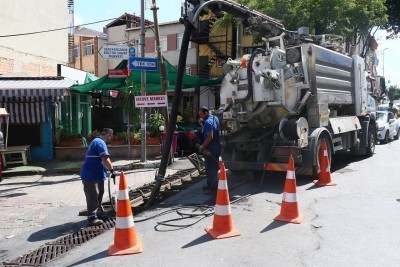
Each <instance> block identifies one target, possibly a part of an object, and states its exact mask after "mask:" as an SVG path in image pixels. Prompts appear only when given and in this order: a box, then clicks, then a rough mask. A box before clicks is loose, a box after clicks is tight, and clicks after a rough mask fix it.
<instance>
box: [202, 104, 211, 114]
mask: <svg viewBox="0 0 400 267" xmlns="http://www.w3.org/2000/svg"><path fill="white" fill-rule="evenodd" d="M200 110H201V111H202V112H204V113H205V112H209V111H210V109H209V108H208V107H206V106H202V107H201V108H200Z"/></svg>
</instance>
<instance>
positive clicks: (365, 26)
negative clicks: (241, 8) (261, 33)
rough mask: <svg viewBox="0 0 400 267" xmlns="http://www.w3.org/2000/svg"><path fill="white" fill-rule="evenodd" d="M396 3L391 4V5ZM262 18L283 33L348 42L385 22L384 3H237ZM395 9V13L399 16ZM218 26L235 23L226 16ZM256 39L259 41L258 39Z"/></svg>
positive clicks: (358, 0) (254, 0) (251, 0)
mask: <svg viewBox="0 0 400 267" xmlns="http://www.w3.org/2000/svg"><path fill="white" fill-rule="evenodd" d="M395 1H398V0H392V1H390V2H395ZM237 2H238V3H241V4H244V5H246V6H249V7H251V8H253V9H255V10H257V11H259V12H261V13H263V14H265V15H268V16H270V17H273V18H275V19H279V20H282V21H283V24H284V25H285V28H286V29H287V30H294V31H295V30H297V29H298V28H299V27H303V26H305V27H309V28H310V32H315V34H322V33H331V34H338V35H342V36H344V37H345V38H346V39H347V40H351V38H352V37H353V36H355V35H356V34H357V35H361V36H367V35H368V34H369V31H370V29H372V27H374V26H377V25H385V24H386V23H387V21H388V15H387V14H386V12H387V8H386V6H385V2H387V1H385V0H368V1H367V0H336V1H331V0H279V1H276V0H237ZM399 12H400V11H399V9H397V13H399ZM220 20H221V21H218V25H222V26H223V25H224V24H225V26H226V23H228V22H232V21H234V20H235V18H234V17H232V16H226V17H224V18H222V19H220ZM258 39H259V38H258Z"/></svg>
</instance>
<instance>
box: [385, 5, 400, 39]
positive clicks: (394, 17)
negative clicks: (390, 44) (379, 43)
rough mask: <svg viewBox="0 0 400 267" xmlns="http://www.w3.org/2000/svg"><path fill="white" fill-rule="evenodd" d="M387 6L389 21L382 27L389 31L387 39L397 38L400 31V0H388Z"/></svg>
mask: <svg viewBox="0 0 400 267" xmlns="http://www.w3.org/2000/svg"><path fill="white" fill-rule="evenodd" d="M385 6H386V9H387V12H386V14H387V16H388V21H387V23H386V24H385V25H383V27H382V28H384V29H386V31H387V33H388V35H387V36H386V39H393V38H397V37H399V35H398V34H399V31H400V0H386V2H385Z"/></svg>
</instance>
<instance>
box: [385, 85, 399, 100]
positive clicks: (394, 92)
mask: <svg viewBox="0 0 400 267" xmlns="http://www.w3.org/2000/svg"><path fill="white" fill-rule="evenodd" d="M388 98H389V99H390V101H393V100H396V99H400V88H398V87H397V85H391V86H390V87H389V91H388Z"/></svg>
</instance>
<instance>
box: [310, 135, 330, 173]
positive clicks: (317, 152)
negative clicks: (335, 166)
mask: <svg viewBox="0 0 400 267" xmlns="http://www.w3.org/2000/svg"><path fill="white" fill-rule="evenodd" d="M322 140H325V141H326V146H327V150H328V160H329V166H332V147H331V139H330V138H329V137H327V136H326V135H321V136H320V137H319V139H318V142H317V145H316V146H315V151H314V155H315V160H316V165H315V166H314V168H313V176H314V177H316V176H317V175H318V172H319V166H320V165H319V159H320V158H321V156H322V155H323V153H324V152H323V151H322V147H321V146H322Z"/></svg>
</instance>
